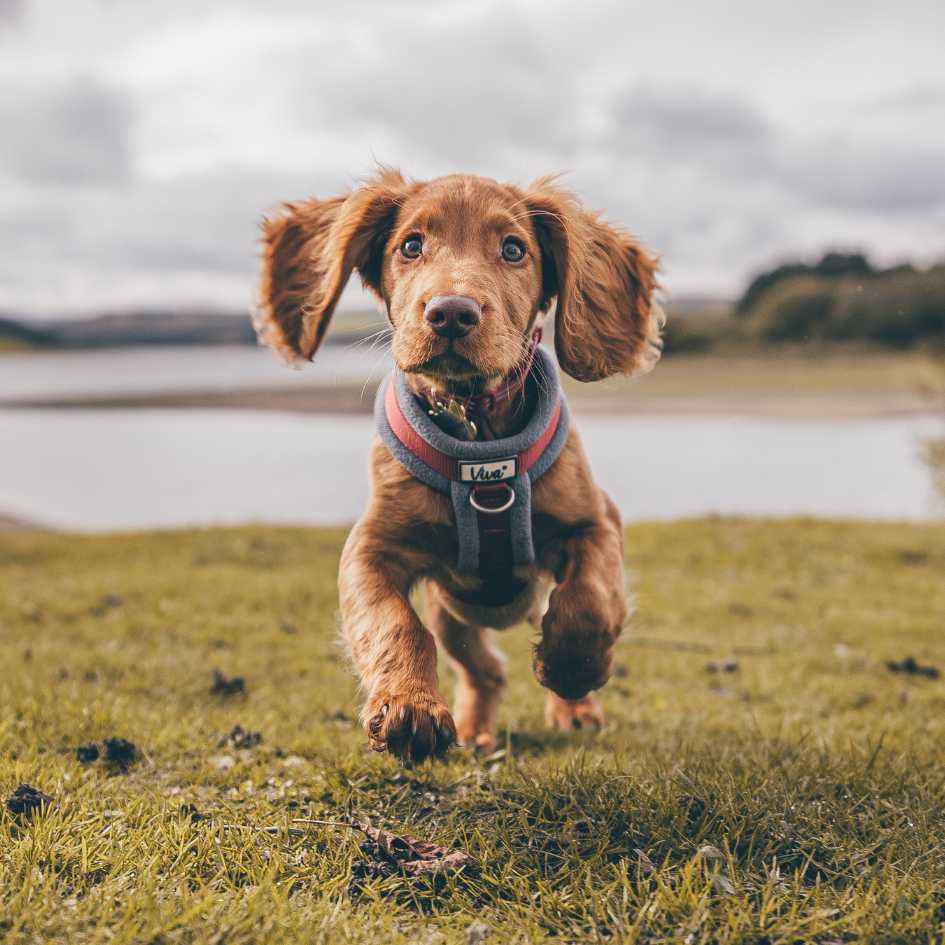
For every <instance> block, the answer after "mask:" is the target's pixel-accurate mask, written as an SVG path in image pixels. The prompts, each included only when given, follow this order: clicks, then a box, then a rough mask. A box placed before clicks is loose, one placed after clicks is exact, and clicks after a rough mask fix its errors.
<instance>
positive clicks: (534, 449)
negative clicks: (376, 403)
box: [384, 378, 561, 482]
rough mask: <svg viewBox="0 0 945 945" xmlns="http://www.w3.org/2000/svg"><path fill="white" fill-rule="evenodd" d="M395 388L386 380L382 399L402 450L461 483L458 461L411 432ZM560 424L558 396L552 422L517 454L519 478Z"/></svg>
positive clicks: (552, 436) (536, 459)
mask: <svg viewBox="0 0 945 945" xmlns="http://www.w3.org/2000/svg"><path fill="white" fill-rule="evenodd" d="M394 386H395V382H394V380H393V378H391V380H390V381H388V384H387V393H386V394H385V396H384V413H385V414H386V415H387V422H388V423H389V424H390V428H391V430H392V431H393V433H394V436H396V437H397V439H398V440H400V442H401V443H402V444H403V445H404V447H405V448H406V449H408V450H409V451H410V452H411V453H413V455H414V456H416V457H417V459H419V460H420V461H421V462H422V463H426V465H427V466H429V467H430V468H431V469H433V470H435V471H436V472H438V473H440V475H441V476H445V477H446V478H447V479H452V480H454V481H456V482H460V481H461V479H462V477H461V476H460V472H459V461H458V460H455V459H453V457H452V456H447V455H446V453H442V452H440V450H438V449H437V448H436V447H435V446H431V445H430V444H429V443H427V441H426V440H425V439H424V438H423V437H422V436H420V434H419V433H417V431H416V430H414V428H413V427H412V426H411V425H410V422H409V421H408V420H407V418H406V417H405V416H404V412H403V410H401V409H400V404H399V403H398V402H397V391H396V390H395V389H394ZM560 421H561V398H560V397H559V398H558V401H557V403H556V404H555V409H554V413H553V414H552V416H551V421H550V422H549V424H548V426H547V427H546V428H545V430H544V432H543V433H542V434H541V436H539V437H538V439H537V440H535V442H534V443H532V445H531V446H529V447H528V448H527V449H524V450H522V452H521V453H518V454H516V457H515V459H516V474H518V475H521V474H522V473H526V472H528V470H529V469H531V468H532V466H534V465H535V463H537V462H538V460H539V458H540V457H541V455H542V454H543V453H544V452H545V450H546V449H547V448H548V444H549V443H550V442H551V441H552V439H553V438H554V435H555V433H556V432H557V430H558V424H559V423H560ZM508 458H511V457H508ZM483 462H488V460H483Z"/></svg>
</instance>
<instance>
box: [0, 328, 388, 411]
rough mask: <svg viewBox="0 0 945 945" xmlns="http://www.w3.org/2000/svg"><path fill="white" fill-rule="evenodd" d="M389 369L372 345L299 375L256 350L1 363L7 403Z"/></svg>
mask: <svg viewBox="0 0 945 945" xmlns="http://www.w3.org/2000/svg"><path fill="white" fill-rule="evenodd" d="M389 370H390V358H389V356H388V354H387V351H386V349H377V350H375V349H373V348H372V347H371V342H370V341H368V342H363V343H360V342H356V343H354V344H350V345H341V344H336V345H328V346H326V347H325V348H323V349H322V351H321V352H320V354H319V356H318V363H317V365H314V366H309V367H308V368H307V369H306V370H304V371H294V370H291V369H289V368H287V367H286V366H285V365H284V364H283V363H282V362H280V361H278V360H277V359H276V358H275V357H274V356H273V354H272V353H271V352H269V351H267V350H263V349H260V348H255V347H252V346H242V347H240V346H236V345H234V346H221V347H200V346H194V347H158V346H155V347H146V348H105V349H101V350H87V351H40V352H25V353H17V354H16V355H5V356H2V357H0V401H4V400H5V401H11V400H37V399H41V398H51V399H52V398H62V397H66V396H70V395H71V396H82V395H96V394H97V395H107V394H145V393H165V392H167V391H182V390H186V391H202V390H227V389H233V388H248V387H292V386H306V385H307V386H312V385H331V384H341V383H346V384H352V383H358V384H360V383H363V382H365V381H369V380H372V379H373V380H379V379H380V378H382V377H383V376H384V375H385V374H386V373H387V372H388V371H389Z"/></svg>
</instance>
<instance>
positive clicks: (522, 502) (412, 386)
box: [256, 168, 663, 763]
mask: <svg viewBox="0 0 945 945" xmlns="http://www.w3.org/2000/svg"><path fill="white" fill-rule="evenodd" d="M262 231H263V232H262V253H261V256H262V259H261V279H260V292H259V306H258V310H257V316H256V327H257V331H258V332H259V335H260V338H261V340H262V341H263V342H264V343H265V344H268V345H269V346H270V347H272V348H273V349H274V350H275V351H276V353H277V354H279V355H280V356H281V357H282V358H284V359H285V360H287V361H289V362H304V361H308V360H311V359H312V358H313V356H314V355H315V353H316V351H317V350H318V348H319V346H320V345H321V343H322V341H323V339H324V337H325V332H326V330H327V328H328V325H329V322H330V320H331V317H332V312H333V311H334V309H335V307H336V305H337V303H338V300H339V298H340V296H341V293H342V290H343V289H344V287H345V284H346V283H347V281H348V278H349V276H350V275H351V273H352V272H353V271H354V270H357V271H358V273H359V274H360V277H361V279H362V281H363V283H364V285H365V287H366V288H367V289H369V290H370V291H371V292H372V293H373V294H374V295H375V296H376V297H377V298H378V299H379V300H380V302H381V303H382V304H383V306H384V309H385V310H386V313H387V318H388V321H389V332H390V341H391V354H392V357H393V361H394V364H395V375H396V377H395V378H392V379H391V380H390V381H389V382H388V383H387V385H386V393H385V389H384V388H382V391H381V393H380V394H379V399H378V407H377V416H378V424H379V431H380V432H379V436H378V437H377V438H376V439H375V442H374V444H373V447H372V451H371V459H370V466H371V494H370V500H369V502H368V506H367V509H366V511H365V512H364V514H363V516H362V517H361V519H360V520H359V521H358V522H357V523H356V524H355V525H354V527H353V529H352V530H351V532H350V534H349V536H348V539H347V541H346V543H345V546H344V550H343V553H342V557H341V564H340V569H339V580H338V587H339V600H340V609H341V621H342V627H343V635H344V637H345V640H346V643H347V646H348V648H349V650H350V654H351V657H352V660H353V663H354V666H355V667H356V670H357V672H358V674H359V675H360V679H361V683H362V685H363V689H364V692H365V694H366V699H365V702H364V708H363V712H362V715H361V719H362V722H363V724H364V726H365V729H366V734H367V737H368V740H369V743H370V745H371V747H372V748H374V749H375V750H376V751H381V752H383V751H387V752H390V753H391V754H392V755H394V756H395V757H397V758H398V759H400V760H401V761H403V762H405V763H413V762H418V761H421V760H423V759H425V758H427V757H430V756H439V755H442V754H444V753H445V752H446V750H447V749H448V748H449V747H450V746H451V745H452V744H454V743H455V742H457V741H458V742H459V743H461V744H462V745H466V746H471V747H473V748H475V749H477V750H479V751H481V752H484V753H488V752H491V751H493V750H494V748H495V745H496V733H495V724H496V713H497V709H498V705H499V700H500V695H501V692H502V689H503V686H504V683H505V675H504V669H503V660H502V657H501V655H500V653H499V652H498V651H497V650H496V649H495V648H494V646H493V643H492V641H491V631H492V630H501V629H505V628H508V627H510V626H512V625H514V624H519V623H522V622H524V621H526V620H527V621H530V622H531V623H532V624H533V626H534V627H535V628H536V630H537V631H538V632H539V633H540V640H539V642H538V643H537V646H536V647H535V650H534V660H533V667H534V673H535V676H536V677H537V679H538V681H539V682H540V683H541V685H542V686H544V687H545V688H546V689H547V690H548V693H547V696H546V717H547V719H548V722H549V724H550V725H552V726H554V727H556V728H557V729H560V730H562V731H570V730H572V729H574V728H582V727H586V728H599V727H600V726H601V725H602V722H603V716H602V713H601V709H600V707H599V705H598V703H597V701H596V699H595V697H594V695H593V693H594V691H595V690H597V689H599V688H601V687H602V686H603V685H604V684H605V683H606V681H607V679H608V676H609V674H610V668H611V661H612V649H613V646H614V643H615V641H616V640H617V638H618V636H619V634H620V633H621V630H622V628H623V626H624V624H625V621H626V620H627V617H628V602H627V596H626V586H625V585H626V582H625V573H624V547H623V529H622V525H621V520H620V515H619V513H618V511H617V508H616V507H615V505H614V503H613V502H612V501H611V499H610V498H609V497H608V496H607V495H606V494H605V493H604V492H603V491H602V490H601V489H600V488H599V487H598V486H597V485H596V484H595V482H594V480H593V478H592V476H591V471H590V468H589V466H588V461H587V459H586V457H585V454H584V451H583V449H582V446H581V441H580V438H579V436H578V434H577V431H576V430H575V429H574V427H573V425H570V424H569V423H568V422H567V418H566V406H565V405H564V404H563V401H562V399H561V398H560V395H558V393H557V383H556V382H557V375H556V369H555V366H554V362H553V361H552V360H551V358H550V356H548V355H547V354H545V353H544V352H543V351H542V350H541V349H539V348H537V347H536V345H537V339H538V333H539V332H540V330H541V328H542V326H543V324H544V320H545V318H546V316H547V315H548V313H549V310H550V308H551V306H552V303H556V306H555V312H554V318H553V321H554V349H555V352H556V355H557V364H558V365H560V367H561V369H562V370H564V371H565V372H567V374H569V375H570V376H571V377H573V378H575V379H576V380H578V381H582V382H589V381H596V380H599V379H601V378H606V377H608V376H610V375H614V374H634V373H640V372H643V371H646V370H648V369H649V368H651V367H652V366H653V365H654V364H655V363H656V361H657V360H658V359H659V356H660V353H661V349H662V342H661V334H660V333H661V329H662V324H663V317H662V313H661V310H660V308H659V306H658V305H657V304H656V302H655V301H654V291H655V289H656V274H657V269H658V263H657V260H656V258H655V257H654V256H653V255H652V254H651V253H650V252H649V251H648V250H647V249H645V248H644V247H643V246H642V245H641V244H640V243H639V242H638V241H637V240H636V239H635V238H633V237H632V236H631V235H629V234H628V233H626V232H624V231H622V230H620V229H618V228H616V227H614V226H611V225H609V224H608V223H606V222H604V221H602V220H601V219H600V217H599V216H598V215H597V214H596V213H594V212H591V211H589V210H587V209H585V208H584V207H583V206H582V205H581V204H580V202H579V201H578V200H577V199H576V198H575V197H574V196H573V195H571V194H570V193H568V192H566V191H565V190H563V189H561V187H560V186H559V185H558V183H557V181H556V179H555V178H551V177H547V178H541V179H539V180H537V181H535V182H534V183H533V184H531V185H530V186H528V187H527V188H520V187H517V186H512V185H507V184H501V183H498V182H496V181H494V180H491V179H486V178H482V177H475V176H469V175H452V176H448V177H441V178H437V179H434V180H430V181H411V180H408V179H406V178H404V177H403V176H402V175H401V174H400V173H399V172H397V171H395V170H391V169H385V168H382V169H380V170H379V171H378V172H377V173H376V174H375V175H374V176H373V177H372V178H370V179H368V180H366V181H365V182H364V183H363V185H361V186H359V187H357V188H356V189H354V190H352V191H351V192H350V193H347V194H344V195H341V196H337V197H333V198H330V199H327V200H318V199H309V200H303V201H300V202H294V203H286V204H283V205H282V207H281V208H280V209H279V211H278V212H276V213H274V214H272V215H271V216H269V217H268V218H266V219H265V220H264V221H263V224H262ZM552 388H553V393H549V391H550V390H551V389H552ZM555 411H557V413H556V414H555ZM536 412H538V413H541V414H542V416H543V417H544V418H545V419H544V420H542V421H541V423H539V424H538V426H541V427H542V428H541V429H537V430H535V431H532V433H529V432H528V431H529V430H530V429H531V427H533V426H535V420H534V417H535V415H536ZM552 415H554V416H552ZM555 417H556V419H555ZM546 421H547V425H546V426H542V424H545V422H546ZM552 426H553V429H552ZM411 431H412V432H411ZM549 431H550V432H549ZM533 434H534V436H536V437H539V440H538V441H535V442H532V443H531V444H530V445H529V444H524V441H523V444H520V445H522V446H523V449H522V451H520V452H515V451H513V454H512V455H510V456H505V455H504V454H503V455H497V452H498V454H502V453H503V450H504V449H505V444H513V443H517V442H518V440H517V439H516V438H521V437H522V436H525V437H526V439H527V438H528V437H530V436H532V435H533ZM542 443H544V449H545V453H542V454H541V456H540V457H539V458H538V459H537V460H535V451H536V449H537V447H538V446H540V445H542ZM444 444H446V445H445V446H444ZM454 447H455V449H454ZM511 449H512V447H511V445H510V446H509V450H511ZM451 450H453V452H451ZM529 450H531V452H529ZM548 450H552V451H553V452H554V456H553V458H552V460H551V461H550V462H549V461H547V455H546V454H547V452H548ZM464 456H466V457H467V460H464V459H463V457H464ZM470 456H471V457H472V459H471V460H469V459H468V457H470ZM444 457H445V458H444ZM529 458H530V459H531V461H532V462H533V463H537V466H538V467H541V468H540V475H536V474H535V468H536V466H532V467H531V468H530V470H529V471H528V472H524V470H525V467H526V460H528V459H529ZM543 459H544V465H543V466H542V462H543ZM434 467H436V468H434ZM441 467H442V468H441ZM437 469H439V471H436V470H437ZM431 470H432V471H431ZM450 470H452V471H453V472H456V471H457V470H459V472H456V475H455V476H452V478H451V476H450ZM490 490H491V491H490ZM470 507H472V509H473V510H472V511H470ZM510 516H511V519H510ZM516 516H517V518H516ZM523 516H524V517H523ZM503 519H504V520H505V521H504V524H502V520H503ZM510 520H511V521H513V525H512V526H510V525H509V521H510ZM515 522H517V524H514V523H515ZM490 529H491V530H490ZM510 547H511V551H510ZM464 556H465V559H466V560H465V564H463V558H464ZM421 586H422V589H423V594H424V597H425V600H424V607H423V610H424V617H425V619H424V620H421V617H420V616H419V614H418V612H417V610H416V609H415V608H414V605H413V603H412V598H411V592H412V591H413V590H414V588H415V587H421ZM437 641H438V642H439V644H440V645H441V646H442V648H443V650H444V651H445V653H446V654H447V656H448V659H449V662H450V665H451V668H452V669H453V670H454V671H455V674H456V695H455V704H454V707H453V711H452V714H451V712H450V710H449V708H448V707H447V706H446V705H445V704H444V701H443V698H442V696H441V695H440V691H439V688H438V679H437V668H436V664H437V645H436V644H437Z"/></svg>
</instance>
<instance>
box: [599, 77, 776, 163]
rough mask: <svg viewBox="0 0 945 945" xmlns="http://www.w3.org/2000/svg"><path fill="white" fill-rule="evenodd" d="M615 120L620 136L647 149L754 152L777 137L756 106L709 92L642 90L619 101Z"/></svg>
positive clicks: (615, 107)
mask: <svg viewBox="0 0 945 945" xmlns="http://www.w3.org/2000/svg"><path fill="white" fill-rule="evenodd" d="M612 114H613V119H614V121H615V122H616V124H617V125H618V127H619V130H620V131H622V132H623V133H625V134H626V135H627V136H628V137H630V138H632V139H633V140H634V141H637V142H639V143H640V144H641V145H643V146H646V145H647V144H655V145H657V146H658V147H660V148H671V149H673V150H680V151H685V150H686V149H687V148H690V147H693V148H698V147H704V146H707V145H716V144H721V145H723V146H724V147H726V148H735V147H744V146H746V145H748V146H754V145H756V144H757V143H759V142H763V141H765V140H766V139H767V138H768V136H769V134H770V132H771V128H770V125H769V122H768V120H767V119H766V118H765V116H764V114H763V113H762V112H761V110H760V109H758V108H757V107H755V106H754V105H752V104H751V103H749V102H747V101H744V100H741V99H738V98H732V97H729V96H726V95H722V94H718V93H711V92H708V91H706V90H704V89H695V88H676V87H668V88H661V87H659V86H654V85H641V86H638V87H636V88H634V89H632V90H630V91H629V92H627V93H626V94H624V95H623V96H622V97H621V98H620V99H618V101H617V102H616V103H615V105H614V108H613V113H612Z"/></svg>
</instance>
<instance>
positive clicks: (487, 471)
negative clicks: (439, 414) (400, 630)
mask: <svg viewBox="0 0 945 945" xmlns="http://www.w3.org/2000/svg"><path fill="white" fill-rule="evenodd" d="M529 378H530V379H532V378H534V384H533V386H534V388H535V390H536V392H537V399H536V402H535V404H534V409H533V413H532V416H531V418H530V419H529V421H528V423H527V424H526V425H525V428H524V429H523V430H522V431H521V432H520V433H517V434H515V435H514V436H509V437H503V438H502V439H497V440H486V441H478V440H476V441H468V440H460V439H457V438H456V437H453V436H450V435H449V434H448V433H446V432H444V431H443V430H441V429H440V427H439V426H437V424H436V423H435V422H434V421H433V419H432V418H431V417H430V416H429V414H428V412H427V409H426V407H425V406H424V404H423V403H422V402H421V401H420V400H419V399H418V398H417V397H416V396H415V395H414V393H413V392H412V391H411V389H410V387H409V385H408V384H407V379H406V376H405V375H404V373H403V372H402V371H400V370H398V369H396V368H395V369H394V371H392V372H391V374H390V375H388V377H387V378H386V379H385V381H384V383H382V384H381V387H380V389H379V390H378V393H377V398H376V400H375V403H374V418H375V420H376V422H377V431H378V433H379V434H380V437H381V439H382V440H383V441H384V444H385V446H386V447H387V449H388V450H389V451H390V453H391V455H392V456H393V457H394V458H395V459H396V460H397V461H398V462H399V463H400V464H401V465H402V466H404V467H405V468H406V469H407V471H408V472H409V473H410V474H411V475H412V476H414V477H415V478H416V479H419V480H420V481H421V482H423V483H425V484H426V485H428V486H430V488H432V489H436V490H437V492H441V493H443V494H444V495H448V496H450V498H451V499H452V502H453V514H454V518H455V521H456V529H457V538H458V545H459V556H458V561H457V568H458V570H459V571H460V572H461V573H463V574H476V573H479V574H480V575H482V574H483V573H484V572H485V571H487V570H488V569H489V562H487V561H485V560H481V559H483V555H481V554H480V551H481V549H482V546H483V544H484V543H486V542H488V544H489V547H490V549H493V548H495V547H496V540H497V538H496V536H500V535H501V534H504V532H503V525H502V524H500V523H501V522H502V521H503V520H504V521H505V522H506V525H505V531H506V532H507V536H508V537H507V539H506V541H507V543H508V544H509V545H510V551H511V555H510V561H511V563H512V564H513V565H520V564H530V563H531V562H533V561H534V560H535V548H534V544H533V542H532V512H531V484H532V482H534V481H535V480H536V479H538V478H539V477H540V476H542V475H544V474H545V473H546V472H547V471H548V470H549V469H550V468H551V466H552V464H553V463H554V462H555V460H556V459H557V458H558V456H559V455H560V453H561V450H562V449H563V448H564V444H565V442H566V440H567V437H568V429H569V416H568V407H567V403H566V401H565V399H564V396H563V395H562V393H561V389H560V384H559V381H558V370H557V365H556V364H555V363H554V361H553V360H552V358H551V356H550V355H548V354H546V353H545V351H543V350H542V349H541V348H538V349H537V350H536V351H535V359H534V362H533V364H532V367H531V370H530V371H529ZM496 498H497V499H498V501H495V499H496ZM490 506H492V507H491V508H490ZM505 516H508V517H507V519H505V518H504V517H505ZM500 517H501V518H500ZM490 525H495V526H497V527H492V528H490ZM498 541H499V542H500V544H501V542H502V539H501V537H499V538H498Z"/></svg>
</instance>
